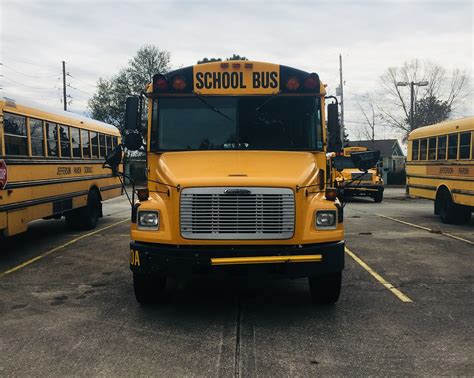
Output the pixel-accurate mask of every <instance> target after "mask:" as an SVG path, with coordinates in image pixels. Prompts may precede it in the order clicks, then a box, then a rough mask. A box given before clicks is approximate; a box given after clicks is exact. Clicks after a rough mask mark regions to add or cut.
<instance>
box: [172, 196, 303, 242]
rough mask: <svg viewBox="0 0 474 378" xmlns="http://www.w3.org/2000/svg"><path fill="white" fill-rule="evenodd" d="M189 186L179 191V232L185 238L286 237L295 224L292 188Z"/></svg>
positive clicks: (248, 238)
mask: <svg viewBox="0 0 474 378" xmlns="http://www.w3.org/2000/svg"><path fill="white" fill-rule="evenodd" d="M227 189H231V191H232V190H234V191H235V190H236V189H237V191H238V190H243V193H228V192H226V188H188V189H183V190H182V192H181V204H180V223H181V224H180V226H181V235H182V236H183V237H184V238H188V239H247V240H254V239H259V240H262V239H289V238H291V237H292V236H293V233H294V227H295V198H294V194H293V191H292V190H291V189H283V188H227Z"/></svg>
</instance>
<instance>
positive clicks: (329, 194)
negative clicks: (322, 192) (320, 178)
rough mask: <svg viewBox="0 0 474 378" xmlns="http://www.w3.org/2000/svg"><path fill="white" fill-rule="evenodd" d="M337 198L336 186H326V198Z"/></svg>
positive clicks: (331, 199)
mask: <svg viewBox="0 0 474 378" xmlns="http://www.w3.org/2000/svg"><path fill="white" fill-rule="evenodd" d="M336 198H337V189H336V188H326V199H327V200H329V201H335V200H336Z"/></svg>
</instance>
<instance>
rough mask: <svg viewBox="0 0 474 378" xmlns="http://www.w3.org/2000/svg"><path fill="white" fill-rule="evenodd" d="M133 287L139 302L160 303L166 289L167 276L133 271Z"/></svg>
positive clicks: (144, 303)
mask: <svg viewBox="0 0 474 378" xmlns="http://www.w3.org/2000/svg"><path fill="white" fill-rule="evenodd" d="M133 289H134V291H135V299H136V300H137V302H138V303H140V304H143V305H146V304H154V303H158V302H160V299H162V297H163V293H164V291H165V289H166V276H149V275H143V274H138V273H133Z"/></svg>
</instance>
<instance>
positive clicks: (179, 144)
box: [150, 96, 323, 151]
mask: <svg viewBox="0 0 474 378" xmlns="http://www.w3.org/2000/svg"><path fill="white" fill-rule="evenodd" d="M150 147H151V150H152V151H156V150H159V151H183V150H226V149H230V150H232V149H249V150H287V151H288V150H290V151H291V150H293V151H318V150H322V149H323V136H322V127H321V104H320V99H319V98H317V97H311V96H304V97H283V96H282V97H278V96H273V97H272V96H258V97H213V96H206V97H205V98H203V97H198V96H194V97H178V98H177V97H174V98H160V99H159V100H156V101H154V104H153V125H152V137H151V146H150Z"/></svg>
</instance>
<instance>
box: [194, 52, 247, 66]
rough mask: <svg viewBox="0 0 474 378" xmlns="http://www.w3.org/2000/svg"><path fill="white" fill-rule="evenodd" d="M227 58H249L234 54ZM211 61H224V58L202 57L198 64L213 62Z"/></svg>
mask: <svg viewBox="0 0 474 378" xmlns="http://www.w3.org/2000/svg"><path fill="white" fill-rule="evenodd" d="M226 60H248V59H247V58H246V57H245V56H240V55H237V54H232V56H230V57H228V58H226ZM211 62H222V58H202V59H201V60H198V61H197V64H203V63H211Z"/></svg>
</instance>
